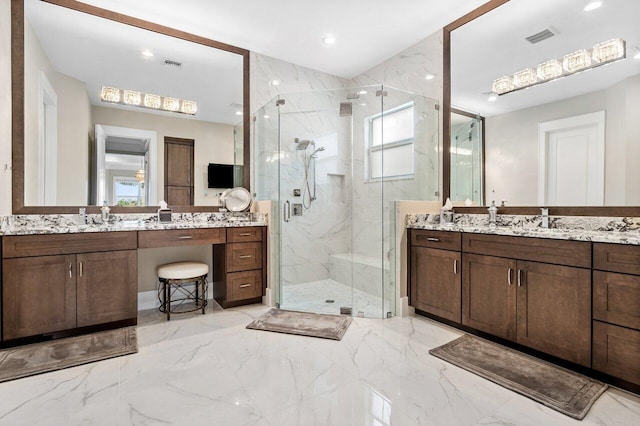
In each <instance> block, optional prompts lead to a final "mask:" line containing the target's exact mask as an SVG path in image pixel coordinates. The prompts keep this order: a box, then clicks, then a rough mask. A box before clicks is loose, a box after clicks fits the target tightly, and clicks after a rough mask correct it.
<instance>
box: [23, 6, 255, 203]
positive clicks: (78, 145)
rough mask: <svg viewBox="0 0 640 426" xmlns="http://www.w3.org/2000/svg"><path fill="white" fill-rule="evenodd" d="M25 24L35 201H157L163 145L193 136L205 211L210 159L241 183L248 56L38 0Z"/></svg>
mask: <svg viewBox="0 0 640 426" xmlns="http://www.w3.org/2000/svg"><path fill="white" fill-rule="evenodd" d="M24 23H25V35H24V58H25V62H24V65H25V67H24V73H25V75H24V77H25V89H24V109H25V137H24V157H25V164H24V200H25V205H26V206H84V205H102V204H103V202H105V201H106V202H107V204H109V205H120V206H148V205H152V206H153V205H157V204H158V202H159V201H160V200H161V199H163V198H164V174H165V170H166V168H167V167H171V165H167V164H165V158H164V143H165V138H182V139H190V140H193V141H194V158H195V163H194V165H193V170H192V173H193V182H189V185H190V186H191V187H192V188H193V193H194V194H195V196H194V197H193V198H194V200H193V203H194V204H195V205H196V206H206V205H217V203H218V199H217V196H216V193H218V192H222V190H224V189H226V188H208V185H207V165H208V164H209V163H221V164H236V165H238V164H239V165H240V167H238V168H237V169H238V176H242V173H243V172H242V167H241V165H242V164H243V155H242V153H239V154H236V153H235V148H237V147H242V145H243V144H242V141H243V134H242V126H238V125H237V123H238V121H239V120H241V119H242V113H243V112H242V111H243V56H242V55H240V54H236V53H231V52H227V51H224V50H218V49H214V48H212V47H209V46H205V45H200V44H197V43H192V42H189V41H185V40H181V39H178V38H174V37H169V36H166V35H163V34H159V33H155V32H152V31H148V30H143V29H140V28H136V27H133V26H129V25H125V24H121V23H118V22H115V21H110V20H107V19H103V18H100V17H96V16H93V15H89V14H86V13H82V12H78V11H74V10H71V9H67V8H64V7H60V6H57V5H53V4H49V3H46V2H43V1H38V0H25V22H24ZM103 87H107V88H114V89H105V90H103ZM236 132H240V133H239V134H236ZM236 139H238V140H236ZM242 184H243V182H242V179H239V181H238V182H234V186H238V185H242Z"/></svg>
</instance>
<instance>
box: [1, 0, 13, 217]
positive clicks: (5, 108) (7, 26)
mask: <svg viewBox="0 0 640 426" xmlns="http://www.w3.org/2000/svg"><path fill="white" fill-rule="evenodd" d="M0 87H2V88H3V90H0V216H6V215H10V214H11V90H9V89H10V88H11V3H10V2H8V1H2V2H0Z"/></svg>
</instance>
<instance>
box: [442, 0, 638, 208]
mask: <svg viewBox="0 0 640 426" xmlns="http://www.w3.org/2000/svg"><path fill="white" fill-rule="evenodd" d="M508 2H509V0H490V1H488V2H487V3H484V4H483V5H481V6H480V7H478V8H476V9H474V10H472V11H471V12H469V13H467V14H466V15H464V16H462V17H461V18H458V19H456V20H455V21H453V22H452V23H450V24H449V25H447V26H445V27H444V28H443V34H442V39H443V43H442V55H443V57H442V60H443V93H442V106H443V107H442V108H443V109H442V110H443V116H442V127H443V129H442V134H443V136H442V137H443V141H442V147H443V156H442V157H443V158H442V175H443V176H442V192H443V198H442V199H443V200H446V199H447V197H449V196H450V194H451V112H452V107H451V32H452V31H454V30H456V29H458V28H460V27H462V26H463V25H465V24H468V23H469V22H471V21H473V20H474V19H477V18H479V17H481V16H482V15H484V14H485V13H488V12H491V11H492V10H493V9H496V8H498V7H500V6H502V5H503V4H505V3H508ZM485 142H486V141H484V140H483V150H484V143H485ZM484 168H485V158H484V156H483V158H482V170H483V171H484ZM483 178H484V176H483ZM485 185H486V183H485V181H484V180H483V182H482V186H483V189H484V188H485ZM484 192H486V191H484ZM540 207H543V206H514V207H498V211H499V213H502V214H514V215H519V214H520V215H539V214H540ZM544 207H549V214H552V215H561V216H631V217H632V216H636V217H638V216H640V206H592V207H589V206H572V207H563V206H544ZM455 210H456V212H458V213H467V214H485V213H487V207H486V206H480V207H476V206H474V207H462V206H460V207H458V206H456V207H455Z"/></svg>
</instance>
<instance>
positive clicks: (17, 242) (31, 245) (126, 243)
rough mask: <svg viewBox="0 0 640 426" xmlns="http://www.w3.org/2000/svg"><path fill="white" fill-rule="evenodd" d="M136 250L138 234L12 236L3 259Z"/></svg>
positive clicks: (4, 243) (5, 240) (6, 239)
mask: <svg viewBox="0 0 640 426" xmlns="http://www.w3.org/2000/svg"><path fill="white" fill-rule="evenodd" d="M136 248H137V238H136V232H135V231H126V232H91V233H79V234H47V235H11V236H7V237H4V238H3V239H2V257H3V258H14V257H31V256H50V255H58V254H74V253H90V252H100V251H118V250H135V249H136Z"/></svg>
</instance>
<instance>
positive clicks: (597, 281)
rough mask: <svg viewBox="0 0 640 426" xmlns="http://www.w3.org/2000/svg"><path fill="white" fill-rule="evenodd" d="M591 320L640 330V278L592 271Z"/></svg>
mask: <svg viewBox="0 0 640 426" xmlns="http://www.w3.org/2000/svg"><path fill="white" fill-rule="evenodd" d="M593 318H594V319H597V320H600V321H606V322H610V323H613V324H618V325H622V326H624V327H630V328H635V329H638V330H640V277H639V276H635V275H625V274H615V273H612V272H601V271H593Z"/></svg>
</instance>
